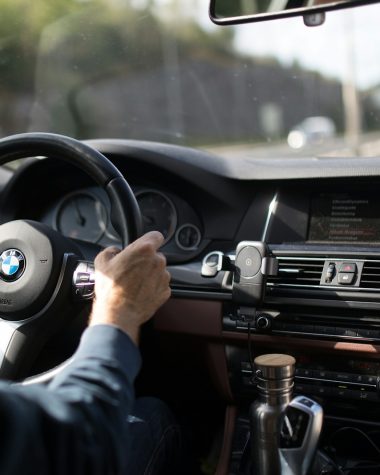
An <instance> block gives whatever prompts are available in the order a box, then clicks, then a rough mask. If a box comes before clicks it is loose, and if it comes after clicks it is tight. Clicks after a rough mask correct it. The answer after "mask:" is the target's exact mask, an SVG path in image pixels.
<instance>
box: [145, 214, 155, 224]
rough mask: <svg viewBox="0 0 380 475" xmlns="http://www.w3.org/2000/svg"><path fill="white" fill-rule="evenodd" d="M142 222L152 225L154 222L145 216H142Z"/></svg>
mask: <svg viewBox="0 0 380 475" xmlns="http://www.w3.org/2000/svg"><path fill="white" fill-rule="evenodd" d="M143 220H144V221H145V223H146V224H154V223H155V222H156V220H155V219H154V218H153V217H152V216H146V215H145V214H143Z"/></svg>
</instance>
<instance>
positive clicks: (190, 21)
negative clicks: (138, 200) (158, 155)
mask: <svg viewBox="0 0 380 475" xmlns="http://www.w3.org/2000/svg"><path fill="white" fill-rule="evenodd" d="M379 15H380V6H377V5H372V6H363V7H359V8H355V9H352V10H348V11H336V12H331V13H329V14H328V15H327V16H326V22H325V24H324V25H322V26H320V27H315V28H308V27H306V26H304V24H303V21H302V18H301V17H299V18H291V19H286V20H279V21H272V22H264V23H256V24H248V25H239V26H235V27H220V26H215V25H213V24H212V23H211V21H210V20H209V18H208V1H207V0H198V1H196V0H192V1H191V2H190V1H189V0H54V1H52V0H33V2H31V1H30V0H2V1H1V3H0V22H1V27H0V111H1V114H0V135H1V136H6V135H10V134H14V133H20V132H25V131H44V132H55V133H61V134H65V135H70V136H73V137H77V138H80V139H91V138H125V139H141V140H154V141H160V142H167V143H175V144H181V145H190V146H197V147H198V146H199V147H202V148H205V149H209V150H213V151H217V152H218V153H220V154H223V155H226V156H229V157H235V156H240V155H247V156H256V157H271V156H273V157H286V156H289V157H290V156H305V157H315V156H348V155H362V156H373V155H379V154H380V140H379V134H378V131H379V127H380V61H378V54H379V51H378V44H379V42H380V30H379V28H378V18H379Z"/></svg>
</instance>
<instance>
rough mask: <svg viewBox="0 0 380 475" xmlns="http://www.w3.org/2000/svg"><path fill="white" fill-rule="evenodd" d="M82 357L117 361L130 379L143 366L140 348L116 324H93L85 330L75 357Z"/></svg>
mask: <svg viewBox="0 0 380 475" xmlns="http://www.w3.org/2000/svg"><path fill="white" fill-rule="evenodd" d="M82 358H100V359H106V360H108V361H116V362H117V363H118V364H119V365H120V366H121V368H122V369H123V371H124V372H125V373H126V374H127V375H128V377H129V378H130V379H131V378H133V379H134V378H135V377H136V376H137V374H138V372H139V371H140V367H141V356H140V351H139V349H138V348H137V346H136V345H135V344H134V343H133V342H132V340H131V339H130V338H129V336H128V335H127V334H126V333H125V332H124V331H123V330H121V329H120V328H118V327H117V326H114V325H107V324H99V325H93V326H90V327H88V328H87V329H86V330H85V331H84V333H83V335H82V338H81V342H80V344H79V347H78V349H77V351H76V353H75V359H82Z"/></svg>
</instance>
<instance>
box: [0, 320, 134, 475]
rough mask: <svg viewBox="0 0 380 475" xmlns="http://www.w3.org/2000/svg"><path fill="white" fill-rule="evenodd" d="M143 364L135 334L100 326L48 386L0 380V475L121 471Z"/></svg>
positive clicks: (86, 335)
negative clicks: (8, 382)
mask: <svg viewBox="0 0 380 475" xmlns="http://www.w3.org/2000/svg"><path fill="white" fill-rule="evenodd" d="M139 368H140V354H139V351H138V349H137V347H136V346H135V345H134V344H133V343H132V341H131V340H130V339H129V337H128V336H127V335H126V334H125V333H124V332H122V331H121V330H119V329H117V328H116V327H112V326H108V325H96V326H93V327H90V328H88V329H87V330H86V331H85V332H84V334H83V337H82V340H81V343H80V345H79V348H78V350H77V351H76V353H75V357H74V360H73V362H72V363H71V364H70V365H69V366H68V367H67V368H66V369H65V370H63V371H62V372H61V373H60V374H59V375H58V376H56V377H55V378H54V380H53V381H52V383H51V384H50V385H49V387H42V386H37V385H36V386H29V387H21V386H11V385H9V384H6V383H1V384H0V435H1V437H0V474H1V475H16V474H17V475H19V474H23V475H24V474H25V475H27V474H38V475H45V474H46V475H47V474H49V475H50V474H51V475H53V474H54V475H56V474H58V475H68V474H70V475H82V474H89V475H111V474H112V475H119V474H122V473H123V467H124V465H125V462H126V457H127V455H128V424H127V416H128V414H129V413H130V412H131V410H132V406H133V403H134V389H133V383H134V379H135V377H136V375H137V373H138V371H139Z"/></svg>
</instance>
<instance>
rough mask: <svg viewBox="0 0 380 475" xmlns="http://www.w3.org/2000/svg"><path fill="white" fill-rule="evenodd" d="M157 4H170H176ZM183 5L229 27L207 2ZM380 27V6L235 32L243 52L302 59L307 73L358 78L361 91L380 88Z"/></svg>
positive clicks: (186, 1) (248, 26)
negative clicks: (316, 22) (319, 21)
mask: <svg viewBox="0 0 380 475" xmlns="http://www.w3.org/2000/svg"><path fill="white" fill-rule="evenodd" d="M156 1H157V2H158V3H162V4H164V3H166V4H168V3H170V1H171V0H156ZM177 1H178V0H177ZM232 1H233V0H232ZM179 3H181V4H182V5H184V7H183V8H184V10H187V11H188V14H192V15H195V16H196V17H197V18H198V19H199V21H200V23H201V24H202V26H203V27H204V28H207V29H216V28H230V27H222V26H214V25H212V24H211V21H210V20H209V18H208V0H192V1H191V2H190V5H189V0H181V1H180V2H179ZM190 6H191V8H190ZM190 12H192V13H190ZM194 12H196V13H194ZM379 23H380V4H378V5H367V6H361V7H356V8H353V9H349V10H344V11H343V10H340V11H335V12H328V13H327V14H326V21H325V23H324V25H322V26H319V27H313V28H310V27H306V26H305V25H304V23H303V19H302V17H295V18H289V19H280V20H274V21H265V22H259V23H255V24H246V25H238V26H236V27H232V28H234V29H235V46H236V48H237V49H238V50H240V51H242V52H244V53H247V54H252V55H255V56H273V57H275V58H277V59H279V60H280V61H281V62H282V63H283V64H286V65H289V64H292V63H293V62H294V61H298V62H299V63H300V64H301V65H302V66H304V67H306V68H308V69H311V70H317V71H320V72H321V73H323V74H325V75H327V76H331V77H334V78H338V79H340V80H344V79H346V80H347V78H351V79H353V78H354V79H355V81H356V83H357V85H358V86H359V87H360V88H362V89H367V88H369V87H372V86H375V85H379V84H380V27H379Z"/></svg>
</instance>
